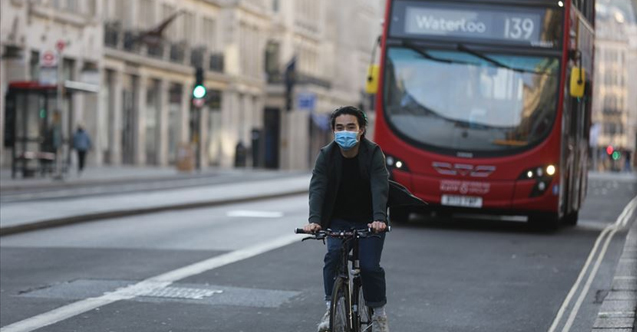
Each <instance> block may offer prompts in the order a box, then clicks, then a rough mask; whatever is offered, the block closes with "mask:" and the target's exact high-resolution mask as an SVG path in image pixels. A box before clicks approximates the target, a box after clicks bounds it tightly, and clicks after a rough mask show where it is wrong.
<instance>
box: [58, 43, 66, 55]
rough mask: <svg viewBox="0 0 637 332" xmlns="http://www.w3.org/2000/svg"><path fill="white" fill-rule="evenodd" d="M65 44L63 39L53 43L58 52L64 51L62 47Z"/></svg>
mask: <svg viewBox="0 0 637 332" xmlns="http://www.w3.org/2000/svg"><path fill="white" fill-rule="evenodd" d="M65 46H66V43H65V42H64V41H63V40H58V42H57V43H55V48H56V49H57V50H58V52H60V53H62V51H64V47H65Z"/></svg>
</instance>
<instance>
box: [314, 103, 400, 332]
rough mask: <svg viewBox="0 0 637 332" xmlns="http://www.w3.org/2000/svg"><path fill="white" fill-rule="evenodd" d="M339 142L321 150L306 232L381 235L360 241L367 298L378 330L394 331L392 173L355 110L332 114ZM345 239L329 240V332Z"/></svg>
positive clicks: (325, 323)
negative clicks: (386, 266)
mask: <svg viewBox="0 0 637 332" xmlns="http://www.w3.org/2000/svg"><path fill="white" fill-rule="evenodd" d="M331 126H332V130H333V131H334V142H332V143H330V144H329V145H327V146H325V147H324V148H322V149H321V151H320V152H319V155H318V158H317V159H316V164H315V165H314V170H313V172H312V180H311V182H310V198H309V204H310V216H309V224H308V225H306V226H305V227H304V228H303V229H304V231H306V232H316V231H319V230H321V229H327V228H330V229H332V230H349V229H352V228H355V229H360V228H364V227H369V228H371V229H372V230H373V231H374V232H378V233H379V234H378V236H374V237H368V238H364V239H361V240H360V241H359V258H360V267H361V277H362V282H363V295H364V298H365V303H366V305H367V306H368V307H370V308H373V309H374V315H373V330H374V331H380V332H388V331H389V327H388V323H387V315H386V313H385V303H387V298H386V294H385V293H386V291H385V285H386V283H385V271H384V270H383V268H382V267H381V266H380V258H381V254H382V251H383V244H384V241H385V233H382V232H384V231H385V230H386V228H387V223H386V221H387V213H386V211H387V197H388V192H389V182H388V179H389V174H388V172H387V168H386V166H385V156H384V154H383V152H382V151H381V149H380V147H379V146H378V145H376V144H374V143H373V142H371V141H369V140H367V139H366V138H365V129H366V126H367V118H366V116H365V114H364V113H363V112H362V111H361V110H359V109H357V108H356V107H353V106H345V107H341V108H338V109H336V110H335V111H334V112H333V113H332V115H331ZM340 250H341V243H340V240H338V239H334V238H328V239H327V253H326V254H325V260H324V262H325V265H324V267H323V285H324V289H325V301H326V302H327V308H328V310H327V312H326V313H325V315H324V316H323V318H322V319H321V321H320V323H319V325H318V330H319V332H322V331H328V330H329V318H330V317H329V308H330V302H329V301H330V296H331V293H332V287H333V285H334V277H335V276H336V274H337V273H338V266H339V263H340V257H341V254H340Z"/></svg>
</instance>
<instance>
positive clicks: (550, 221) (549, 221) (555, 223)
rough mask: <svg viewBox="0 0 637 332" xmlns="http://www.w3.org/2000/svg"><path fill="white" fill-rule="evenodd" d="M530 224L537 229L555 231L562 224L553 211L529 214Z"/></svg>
mask: <svg viewBox="0 0 637 332" xmlns="http://www.w3.org/2000/svg"><path fill="white" fill-rule="evenodd" d="M529 226H531V228H533V229H535V230H543V231H555V230H557V229H558V228H559V226H560V219H559V218H558V217H557V216H555V215H554V214H551V213H539V214H533V215H530V216H529Z"/></svg>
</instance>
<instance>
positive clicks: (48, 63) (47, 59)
mask: <svg viewBox="0 0 637 332" xmlns="http://www.w3.org/2000/svg"><path fill="white" fill-rule="evenodd" d="M57 65H58V57H57V55H56V54H55V53H54V52H53V51H46V52H44V53H42V55H41V56H40V66H41V67H55V66H57Z"/></svg>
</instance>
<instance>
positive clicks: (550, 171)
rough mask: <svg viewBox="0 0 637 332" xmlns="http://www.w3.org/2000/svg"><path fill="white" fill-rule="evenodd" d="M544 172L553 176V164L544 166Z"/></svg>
mask: <svg viewBox="0 0 637 332" xmlns="http://www.w3.org/2000/svg"><path fill="white" fill-rule="evenodd" d="M546 174H548V175H550V176H553V174H555V166H553V165H548V166H546Z"/></svg>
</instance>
